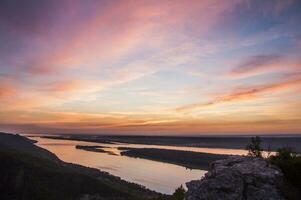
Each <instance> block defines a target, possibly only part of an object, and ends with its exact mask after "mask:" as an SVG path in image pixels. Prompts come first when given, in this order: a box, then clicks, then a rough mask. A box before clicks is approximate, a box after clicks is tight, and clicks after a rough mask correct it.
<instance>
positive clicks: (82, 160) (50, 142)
mask: <svg viewBox="0 0 301 200" xmlns="http://www.w3.org/2000/svg"><path fill="white" fill-rule="evenodd" d="M34 139H35V140H37V141H38V143H37V145H38V146H40V147H42V148H45V149H47V150H49V151H51V152H53V153H55V154H56V155H57V156H58V157H59V158H60V159H61V160H63V161H65V162H70V163H76V164H80V165H84V166H88V167H93V168H97V169H100V170H102V171H106V172H109V173H111V174H113V175H115V176H119V177H121V178H122V179H124V180H127V181H130V182H134V183H138V184H141V185H144V186H145V187H147V188H149V189H151V190H155V191H158V192H162V193H166V194H171V193H172V192H174V190H175V189H176V188H177V187H179V186H180V185H181V184H182V185H185V183H186V182H188V181H190V180H195V179H200V178H201V177H202V176H203V175H204V174H205V173H206V171H205V170H196V169H193V170H191V169H186V168H185V167H182V166H178V165H174V164H169V163H163V162H158V161H152V160H147V159H140V158H131V157H127V156H120V155H109V154H106V153H97V152H90V151H85V150H80V149H76V148H75V145H101V146H107V147H108V149H106V150H110V151H114V152H115V153H116V154H119V153H120V152H119V150H117V147H118V146H126V147H141V148H142V147H150V146H157V145H131V144H101V143H93V142H82V141H71V140H57V139H47V138H40V137H35V138H34ZM159 147H160V148H164V146H163V147H162V146H159ZM166 148H168V147H166ZM172 148H173V149H174V148H175V147H172Z"/></svg>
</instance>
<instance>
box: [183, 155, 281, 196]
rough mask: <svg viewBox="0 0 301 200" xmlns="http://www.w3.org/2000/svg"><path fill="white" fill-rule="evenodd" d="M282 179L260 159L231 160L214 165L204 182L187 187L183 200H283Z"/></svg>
mask: <svg viewBox="0 0 301 200" xmlns="http://www.w3.org/2000/svg"><path fill="white" fill-rule="evenodd" d="M282 179H283V175H282V173H281V171H280V170H279V169H278V168H276V167H274V166H271V165H270V164H269V163H268V162H267V161H265V160H263V159H260V158H251V157H242V156H230V157H229V158H227V159H224V160H218V161H215V162H213V163H212V164H211V166H210V170H209V172H208V173H207V174H205V176H204V178H203V179H201V180H196V181H191V182H188V183H186V185H187V188H188V192H187V196H186V200H218V199H223V200H283V199H284V197H283V196H282V195H281V192H280V190H279V188H280V186H281V184H282Z"/></svg>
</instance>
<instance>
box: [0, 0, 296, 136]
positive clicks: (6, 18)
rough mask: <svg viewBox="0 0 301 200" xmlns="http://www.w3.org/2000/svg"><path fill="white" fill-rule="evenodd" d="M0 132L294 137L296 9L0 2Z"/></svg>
mask: <svg viewBox="0 0 301 200" xmlns="http://www.w3.org/2000/svg"><path fill="white" fill-rule="evenodd" d="M0 131H9V132H20V133H93V134H94V133H97V134H140V135H143V134H153V135H161V134H162V135H168V134H169V135H202V134H206V135H207V134H239V135H244V134H298V133H301V1H300V0H295V1H294V0H285V1H284V0H266V1H263V0H231V1H225V0H220V1H217V0H197V1H194V0H183V1H179V0H166V1H164V0H136V1H134V0H133V1H131V0H129V1H122V0H120V1H119V0H108V1H101V0H86V1H84V0H70V1H68V0H66V1H63V0H26V1H22V0H20V1H16V0H1V1H0Z"/></svg>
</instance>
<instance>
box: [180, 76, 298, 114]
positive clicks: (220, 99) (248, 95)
mask: <svg viewBox="0 0 301 200" xmlns="http://www.w3.org/2000/svg"><path fill="white" fill-rule="evenodd" d="M300 86H301V79H294V80H289V81H286V82H280V83H274V84H269V85H262V86H257V87H253V88H246V89H243V90H241V89H240V90H238V91H234V92H232V93H230V94H225V95H221V96H217V97H216V98H214V99H213V100H211V101H208V102H205V103H196V104H190V105H186V106H181V107H178V108H176V111H179V112H182V111H189V110H194V109H200V108H204V107H208V106H213V105H217V104H220V103H226V102H235V101H241V100H250V99H254V98H257V97H258V95H260V94H263V93H272V92H277V91H280V90H284V89H287V88H291V87H300Z"/></svg>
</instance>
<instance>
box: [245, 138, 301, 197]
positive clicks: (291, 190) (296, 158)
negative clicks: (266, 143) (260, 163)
mask: <svg viewBox="0 0 301 200" xmlns="http://www.w3.org/2000/svg"><path fill="white" fill-rule="evenodd" d="M247 150H248V155H249V156H253V157H262V154H263V153H262V147H261V138H260V137H259V136H256V137H252V139H251V142H250V143H249V144H248V145H247ZM266 159H267V160H268V161H269V162H270V163H271V164H273V165H275V166H277V167H278V168H279V169H281V171H282V173H283V175H284V177H285V180H284V182H285V184H284V186H283V188H282V191H283V193H284V194H285V196H286V197H287V198H288V199H291V200H297V199H299V197H300V195H301V156H300V154H298V153H296V152H295V151H294V150H293V148H291V147H281V148H278V149H277V151H276V154H274V155H271V154H268V156H267V158H266Z"/></svg>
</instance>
